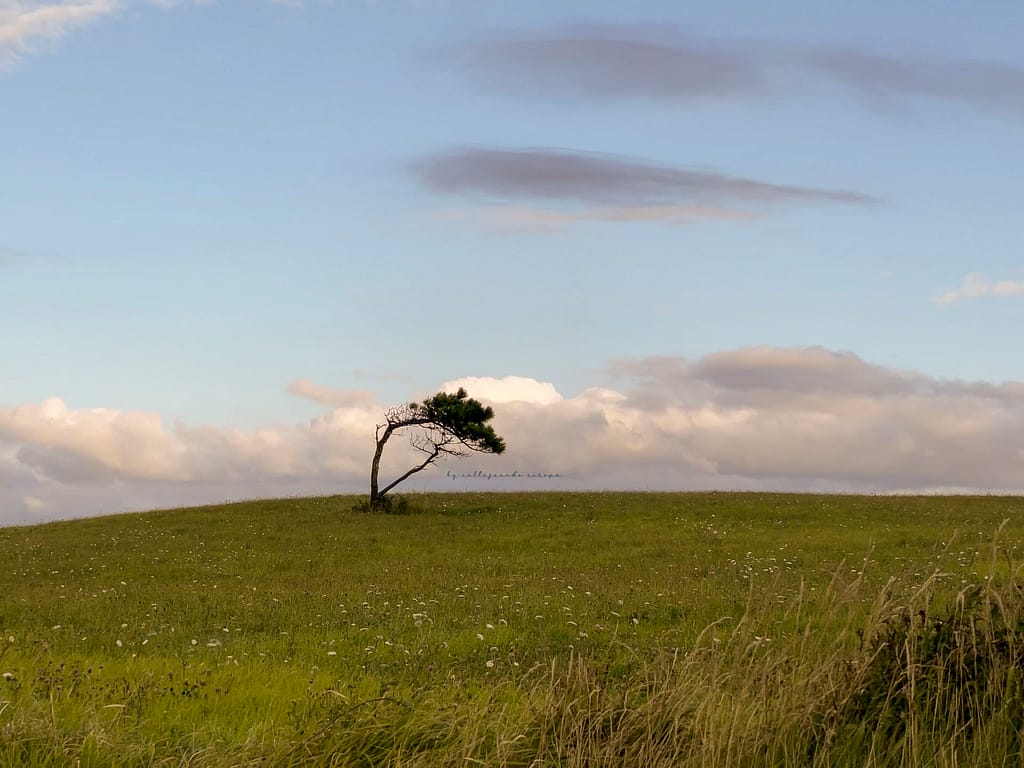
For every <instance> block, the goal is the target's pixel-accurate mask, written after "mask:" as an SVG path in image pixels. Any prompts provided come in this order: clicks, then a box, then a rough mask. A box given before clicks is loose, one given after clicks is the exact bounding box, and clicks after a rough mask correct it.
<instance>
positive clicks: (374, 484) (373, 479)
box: [370, 424, 395, 507]
mask: <svg viewBox="0 0 1024 768" xmlns="http://www.w3.org/2000/svg"><path fill="white" fill-rule="evenodd" d="M394 431H395V428H394V426H393V425H391V424H388V426H387V429H385V430H384V433H383V434H380V433H378V435H377V450H376V451H374V453H373V463H372V464H371V465H370V506H371V507H376V506H378V505H379V504H380V500H381V499H382V498H383V497H384V493H387V492H388V488H385V489H384V493H381V492H380V490H379V488H380V484H379V482H378V479H377V478H378V475H380V457H381V456H382V455H383V454H384V444H385V443H386V442H387V441H388V438H389V437H391V433H392V432H394Z"/></svg>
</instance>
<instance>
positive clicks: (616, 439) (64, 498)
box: [0, 347, 1024, 523]
mask: <svg viewBox="0 0 1024 768" xmlns="http://www.w3.org/2000/svg"><path fill="white" fill-rule="evenodd" d="M604 379H605V380H604V382H603V383H602V385H601V386H592V387H588V388H586V389H584V390H583V391H581V392H578V393H576V394H572V395H567V394H564V393H560V392H559V391H558V389H557V388H556V387H555V386H554V385H553V384H552V383H551V382H546V381H542V380H538V379H534V378H529V377H521V376H508V377H503V378H495V377H464V378H460V379H455V380H452V381H448V382H445V383H444V384H443V385H442V387H441V388H442V389H445V390H448V391H452V390H454V389H457V388H458V387H459V386H463V387H465V388H466V390H467V391H468V392H469V394H470V395H471V396H472V397H475V398H477V399H480V400H482V401H483V402H485V403H488V404H492V405H493V406H494V409H495V419H494V426H495V429H496V430H497V431H498V433H499V434H501V435H502V436H503V437H504V438H505V439H506V441H507V443H508V446H509V447H508V451H507V452H506V453H505V454H503V455H501V456H473V457H472V458H469V459H466V460H464V461H462V462H458V463H449V464H447V465H442V466H441V467H439V468H438V470H437V471H432V472H426V473H423V474H422V475H419V476H417V477H416V478H414V479H413V480H411V481H410V482H409V483H408V485H407V486H406V487H407V488H409V489H410V490H412V489H439V490H461V489H466V488H471V489H492V490H500V489H505V490H508V489H519V490H528V489H533V488H592V489H602V488H627V489H657V490H673V489H677V490H687V489H700V488H705V489H706V488H717V489H778V490H819V491H821V490H824V491H853V492H907V491H915V490H917V491H934V490H936V489H942V488H946V489H950V488H956V489H959V490H968V491H978V492H989V491H1012V492H1017V493H1024V382H1004V383H989V382H970V381H958V380H943V379H936V378H934V377H931V376H928V375H926V374H924V373H921V372H916V371H903V370H896V369H892V368H887V367H885V366H879V365H875V364H872V363H870V362H867V361H865V360H863V359H861V358H860V357H858V356H857V355H855V354H852V353H849V352H837V351H833V350H828V349H825V348H821V347H810V348H790V349H780V348H775V347H754V348H748V349H738V350H729V351H723V352H716V353H713V354H709V355H705V356H704V357H700V358H696V359H686V358H681V357H654V358H641V359H629V360H617V361H613V362H612V363H610V364H609V366H608V367H607V370H606V371H605V372H604ZM293 390H294V391H296V393H297V394H298V395H299V396H310V395H315V396H316V398H315V399H318V400H319V401H320V402H322V403H324V405H325V410H324V412H323V413H321V414H320V415H318V416H317V417H316V418H313V419H311V420H309V421H308V422H304V423H299V424H288V425H277V426H273V425H271V426H265V427H262V428H260V429H253V430H232V429H224V428H221V427H216V426H211V425H200V426H189V425H183V424H177V425H174V426H173V427H168V426H166V425H164V424H163V423H162V421H161V419H160V418H159V417H158V416H157V415H155V414H147V413H137V412H128V411H118V410H114V409H78V408H72V407H70V406H69V405H68V404H66V403H64V402H63V401H61V400H57V399H51V400H46V401H43V402H42V403H36V404H23V405H19V406H8V407H0V522H8V523H10V522H16V521H24V520H26V519H41V518H45V517H53V516H69V515H76V514H92V513H97V512H112V511H121V510H126V509H133V508H134V509H141V508H152V507H157V506H174V505H180V504H189V503H197V502H202V501H206V502H210V501H221V500H225V499H232V498H252V497H259V496H279V495H299V494H315V493H327V492H364V491H365V489H366V485H367V477H368V463H369V459H370V456H371V453H372V449H373V431H374V426H375V424H376V423H377V422H378V421H380V418H381V414H382V413H383V411H384V409H385V407H386V406H385V405H383V404H381V403H378V402H371V401H370V400H368V399H367V398H365V397H363V396H361V395H360V396H359V397H356V398H353V399H349V398H348V397H347V395H345V394H344V392H341V393H339V392H338V391H336V390H332V389H330V388H327V387H321V386H318V385H314V384H311V383H309V382H304V383H302V384H301V386H299V385H298V383H296V384H294V385H293ZM414 458H415V454H414V452H413V451H412V449H411V448H410V447H409V446H408V445H406V444H405V443H403V442H402V441H398V442H395V443H394V444H393V445H389V448H388V452H386V454H385V460H386V466H385V467H384V475H385V476H391V477H394V476H397V474H398V473H400V472H401V471H402V470H404V469H407V468H408V467H409V466H411V464H412V460H413V459H414ZM447 470H451V471H452V472H453V474H454V475H455V476H454V477H453V476H450V475H448V474H447ZM477 472H479V473H480V474H479V475H478V474H476V473H477ZM466 475H469V477H466ZM487 475H505V477H491V478H487V477H486V476H487ZM530 475H533V477H530ZM538 475H540V476H541V477H537V476H538ZM485 483H486V484H485ZM28 499H34V500H36V501H32V502H30V501H28ZM37 502H38V503H37ZM26 516H30V517H26Z"/></svg>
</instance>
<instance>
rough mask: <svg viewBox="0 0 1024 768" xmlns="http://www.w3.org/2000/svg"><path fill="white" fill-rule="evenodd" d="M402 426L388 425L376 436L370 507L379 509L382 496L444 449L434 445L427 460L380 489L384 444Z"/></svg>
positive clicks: (431, 461)
mask: <svg viewBox="0 0 1024 768" xmlns="http://www.w3.org/2000/svg"><path fill="white" fill-rule="evenodd" d="M414 423H424V421H423V420H419V421H417V422H414ZM402 426H404V425H402V424H388V425H387V427H386V428H385V429H384V432H383V433H378V436H377V449H376V450H375V451H374V452H373V463H372V464H371V465H370V506H371V507H379V506H380V505H381V502H382V501H383V500H384V496H385V495H386V494H387V492H388V491H390V490H391V489H392V488H394V487H395V486H396V485H398V484H399V483H400V482H402V481H403V480H405V479H406V478H408V477H410V476H411V475H415V474H416V473H417V472H419V471H420V470H423V469H426V468H427V466H428V465H430V464H432V463H433V462H434V460H435V459H436V458H437V457H438V456H440V455H441V451H442V449H443V447H444V443H441V444H436V445H434V447H433V449H432V450H431V451H430V452H429V453H428V454H427V458H426V459H424V460H423V462H422V463H421V464H417V465H416V466H415V467H413V468H412V469H410V470H409V471H408V472H406V473H405V474H403V475H401V476H399V477H398V478H396V479H395V480H392V481H391V482H390V483H388V484H387V485H386V486H384V487H383V488H381V487H380V479H379V478H380V457H381V456H382V455H383V454H384V444H385V443H387V441H388V438H390V437H391V435H392V434H393V433H394V432H395V430H397V429H401V428H402Z"/></svg>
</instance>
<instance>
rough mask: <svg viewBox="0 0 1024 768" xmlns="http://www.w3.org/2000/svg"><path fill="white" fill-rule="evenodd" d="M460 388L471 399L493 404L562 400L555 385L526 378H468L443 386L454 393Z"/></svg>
mask: <svg viewBox="0 0 1024 768" xmlns="http://www.w3.org/2000/svg"><path fill="white" fill-rule="evenodd" d="M459 387H465V389H466V391H467V392H469V394H470V396H471V397H475V398H476V399H478V400H488V401H490V402H492V403H510V402H524V403H535V404H538V405H548V404H550V403H557V402H559V401H560V400H561V399H562V396H561V395H560V394H558V390H556V389H555V385H554V384H552V383H550V382H547V381H537V380H536V379H530V378H527V377H524V376H505V377H504V378H501V379H495V378H491V377H488V376H484V377H479V376H466V377H464V378H461V379H455V380H453V381H446V382H445V383H444V384H442V385H441V389H442V390H443V391H445V392H454V391H455V390H457V389H458V388H459Z"/></svg>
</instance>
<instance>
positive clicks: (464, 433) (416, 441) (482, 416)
mask: <svg viewBox="0 0 1024 768" xmlns="http://www.w3.org/2000/svg"><path fill="white" fill-rule="evenodd" d="M385 418H386V419H387V422H386V423H384V424H378V425H377V450H376V451H375V452H374V454H373V464H372V465H371V467H370V507H371V508H379V507H381V506H382V505H383V502H384V497H385V495H386V494H387V493H388V491H390V490H391V489H392V488H394V487H395V486H396V485H398V484H399V483H401V482H402V481H403V480H406V479H407V478H409V477H410V476H411V475H414V474H416V473H417V472H420V471H422V470H424V469H426V468H427V467H429V466H430V465H431V464H433V463H434V462H435V461H437V460H438V459H443V458H447V457H448V456H468V455H469V454H470V453H471V452H478V453H503V452H504V450H505V441H504V440H502V439H501V438H500V437H499V436H498V435H497V433H495V431H494V427H492V426H491V425H490V424H488V423H487V422H488V421H490V420H491V419H492V418H494V410H493V409H492V408H490V407H486V406H484V405H482V404H481V403H480V402H479V401H478V400H474V399H473V398H471V397H469V396H468V395H467V394H466V390H465V389H463V388H462V387H459V391H458V392H456V393H455V394H454V395H452V394H449V393H447V392H438V393H437V394H436V395H433V396H432V397H428V398H427V399H426V400H424V401H423V402H422V403H407V404H405V405H399V406H396V407H394V408H392V409H390V410H389V411H388V412H387V414H386V417H385ZM404 431H408V433H409V440H410V442H411V443H412V447H413V448H415V449H416V450H417V451H419V452H420V453H421V454H423V457H424V458H423V461H421V462H420V463H419V464H417V465H416V466H414V467H412V469H410V470H408V471H407V472H405V473H404V474H402V475H400V476H399V477H398V478H397V479H395V480H393V481H392V482H390V483H388V484H387V485H386V486H384V487H383V488H381V487H380V484H379V480H378V475H379V474H380V458H381V456H382V455H383V454H384V446H385V445H386V444H387V442H388V440H390V439H391V437H392V435H395V434H397V433H399V432H404Z"/></svg>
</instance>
